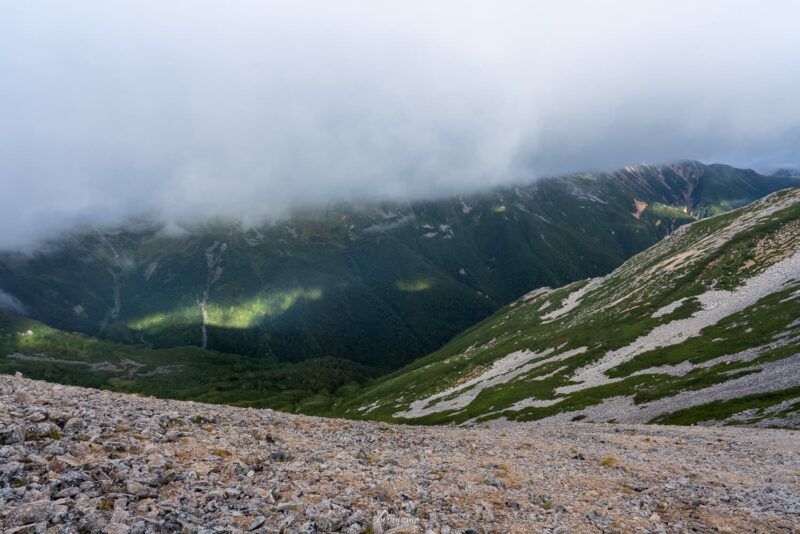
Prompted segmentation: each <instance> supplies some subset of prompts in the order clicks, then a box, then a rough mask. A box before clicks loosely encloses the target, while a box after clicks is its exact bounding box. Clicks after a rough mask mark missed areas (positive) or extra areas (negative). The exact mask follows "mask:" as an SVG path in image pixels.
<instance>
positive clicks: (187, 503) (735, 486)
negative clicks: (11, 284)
mask: <svg viewBox="0 0 800 534" xmlns="http://www.w3.org/2000/svg"><path fill="white" fill-rule="evenodd" d="M799 469H800V436H798V435H797V434H796V433H794V432H787V431H777V430H756V429H740V428H707V427H703V428H700V427H687V428H681V427H659V426H636V425H593V424H581V423H563V424H507V425H504V426H495V427H473V428H455V427H415V426H394V425H387V424H383V423H371V422H352V421H344V420H335V419H321V418H312V417H302V416H294V415H286V414H280V413H275V412H272V411H270V410H253V409H241V408H232V407H225V406H211V405H204V404H197V403H191V402H178V401H166V400H159V399H152V398H140V397H136V396H128V395H121V394H114V393H108V392H104V391H96V390H90V389H83V388H75V387H66V386H58V385H52V384H48V383H45V382H36V381H32V380H26V379H24V378H20V377H7V376H4V377H0V531H2V532H53V533H55V532H59V533H61V532H67V533H72V532H74V533H77V532H113V533H119V534H123V533H124V534H133V533H149V532H152V533H156V532H159V533H160V532H198V533H200V532H203V533H214V532H271V533H278V532H282V533H316V532H348V533H363V532H372V533H378V532H381V533H389V532H393V533H399V532H419V533H429V532H433V533H442V534H447V533H450V534H455V533H465V532H472V533H489V532H502V533H505V532H520V533H528V532H550V533H556V532H561V533H567V532H792V531H797V530H798V529H800V493H799V492H798V491H797V485H796V484H797V473H798V470H799Z"/></svg>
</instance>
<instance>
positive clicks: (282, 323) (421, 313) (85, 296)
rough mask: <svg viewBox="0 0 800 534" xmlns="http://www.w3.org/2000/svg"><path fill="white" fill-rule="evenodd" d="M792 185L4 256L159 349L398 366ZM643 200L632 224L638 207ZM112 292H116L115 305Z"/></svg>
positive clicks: (96, 328)
mask: <svg viewBox="0 0 800 534" xmlns="http://www.w3.org/2000/svg"><path fill="white" fill-rule="evenodd" d="M791 184H800V180H798V179H796V178H766V177H763V176H760V175H758V174H756V173H754V172H752V171H745V170H739V169H733V168H731V167H726V166H724V165H707V166H706V165H701V164H699V163H696V162H684V163H680V164H676V165H671V166H642V167H637V168H629V169H625V170H621V171H617V172H613V173H604V174H597V175H588V174H582V175H573V176H562V177H557V178H550V179H544V180H540V181H538V182H535V183H533V184H529V185H525V186H520V187H506V188H499V189H496V190H493V191H490V192H485V193H481V194H476V195H471V196H468V197H457V198H450V199H443V200H439V201H430V202H417V203H414V204H399V203H383V204H373V205H368V206H367V205H337V206H332V207H330V208H328V209H327V210H323V211H318V212H314V213H296V214H294V215H293V216H291V217H290V218H288V219H287V220H285V221H281V222H280V223H275V224H265V225H262V226H259V227H257V228H244V227H242V226H240V225H237V224H232V223H221V222H217V223H208V224H205V225H203V226H195V227H191V228H187V229H186V231H185V232H184V233H182V234H177V233H175V232H172V233H165V232H164V231H163V229H162V228H161V227H160V226H158V225H152V224H150V225H148V224H145V223H142V222H141V221H140V222H136V223H135V224H130V225H127V226H125V227H123V228H119V229H114V230H105V231H103V232H98V231H95V230H91V231H83V232H77V233H76V234H74V235H72V236H69V237H68V238H65V239H62V240H60V241H58V242H54V243H52V244H50V245H49V246H48V247H47V248H46V252H41V253H37V254H33V255H20V254H12V253H4V254H0V288H2V289H3V290H4V291H6V292H8V293H11V294H13V295H14V296H15V297H16V298H17V299H18V300H19V301H20V302H22V303H23V305H24V306H25V309H26V311H27V313H28V315H29V316H30V317H32V318H34V319H37V320H40V321H42V322H44V323H46V324H49V325H51V326H53V327H56V328H59V329H62V330H65V331H77V332H82V333H84V334H87V335H91V336H95V337H99V338H102V339H105V340H107V341H115V342H119V343H125V344H129V345H136V346H141V345H145V346H148V347H152V348H174V347H186V346H192V345H194V346H200V345H201V343H202V329H201V323H202V321H203V313H202V311H201V307H200V304H199V302H200V301H201V300H202V298H203V295H205V294H206V292H207V299H206V306H205V315H206V317H205V322H206V324H207V330H206V331H207V338H208V348H210V349H213V350H216V351H219V352H224V353H231V354H241V355H246V356H254V357H259V358H263V359H271V360H276V361H284V362H298V361H302V360H309V359H316V358H327V357H331V358H337V359H346V360H350V361H354V362H358V363H359V364H362V365H365V366H367V367H370V368H378V369H380V370H381V371H383V372H386V371H392V370H395V369H398V368H400V367H402V366H403V365H405V364H408V363H410V362H412V361H413V360H415V359H416V358H418V357H420V356H423V355H425V354H428V353H430V352H432V351H434V350H436V349H438V348H441V347H442V346H443V345H444V344H445V343H446V342H448V341H449V340H450V339H452V338H453V337H454V336H456V335H458V334H459V333H460V332H462V331H463V330H464V329H466V328H469V327H470V326H472V325H474V324H476V323H477V322H479V321H481V320H482V319H484V318H486V317H487V316H489V315H491V314H492V313H493V312H495V311H496V310H497V309H499V308H500V307H501V306H503V305H505V304H507V303H509V302H511V301H513V300H514V299H516V298H518V297H519V296H520V295H522V294H524V293H525V292H527V291H529V290H530V289H532V288H535V287H541V286H551V287H558V286H560V285H563V284H566V283H570V282H573V281H576V280H581V279H584V278H586V277H590V276H600V275H604V274H606V273H608V272H609V271H611V270H612V269H613V268H615V267H617V266H618V265H619V264H620V263H622V262H623V261H624V260H626V259H627V258H629V257H631V256H632V255H633V254H635V253H637V252H639V251H641V250H643V249H645V248H647V247H648V246H650V245H652V244H653V243H655V242H657V241H658V240H660V239H661V238H662V237H663V236H664V235H666V234H667V233H669V232H670V231H673V230H674V229H675V228H677V227H678V226H679V225H681V224H684V223H686V222H690V221H692V220H695V219H696V218H697V216H699V215H702V214H710V213H717V212H719V211H723V210H726V209H729V208H732V207H736V206H739V205H742V204H744V203H747V202H750V201H752V200H754V199H756V198H758V197H760V196H763V195H765V194H767V193H769V192H771V191H774V190H776V189H779V188H782V187H787V186H788V185H791ZM637 202H639V203H640V204H641V203H644V204H647V206H648V207H647V208H646V209H645V210H644V212H643V213H642V214H641V217H639V218H636V217H634V211H636V210H637V208H636V203H637ZM117 297H118V299H117Z"/></svg>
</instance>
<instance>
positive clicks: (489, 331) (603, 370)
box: [339, 189, 800, 427]
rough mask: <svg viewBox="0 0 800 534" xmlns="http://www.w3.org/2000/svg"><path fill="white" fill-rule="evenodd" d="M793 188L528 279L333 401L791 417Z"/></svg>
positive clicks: (719, 418)
mask: <svg viewBox="0 0 800 534" xmlns="http://www.w3.org/2000/svg"><path fill="white" fill-rule="evenodd" d="M798 297H800V189H791V190H784V191H781V192H778V193H774V194H772V195H770V196H768V197H766V198H764V199H761V200H758V201H756V202H754V203H753V204H751V205H749V206H747V207H745V208H740V209H738V210H734V211H732V212H728V213H724V214H720V215H717V216H715V217H712V218H707V219H703V220H700V221H697V222H695V223H693V224H691V225H685V226H683V227H681V228H680V229H679V230H678V231H676V232H675V233H673V234H672V235H670V236H669V237H667V238H665V239H664V240H662V241H661V242H659V243H658V244H656V245H654V246H653V247H651V248H649V249H647V250H646V251H644V252H642V253H640V254H638V255H636V256H634V257H632V258H631V259H629V260H628V261H626V262H625V263H624V264H623V265H621V266H620V267H619V268H617V269H616V270H615V271H613V272H612V273H610V274H609V275H606V276H604V277H602V278H595V279H591V280H584V281H581V282H576V283H573V284H570V285H567V286H564V287H561V288H558V289H550V288H545V289H538V290H535V291H533V292H531V293H530V294H528V295H526V296H525V297H523V298H522V299H519V300H517V301H515V302H514V303H512V304H511V305H509V306H507V307H506V308H504V309H502V310H500V311H499V312H498V313H496V314H495V315H493V316H492V317H491V318H489V319H486V320H485V321H483V322H482V323H480V324H479V325H477V326H475V327H473V328H471V329H469V330H467V331H466V332H465V333H464V334H462V335H461V336H459V337H458V338H456V339H454V340H453V341H452V342H451V343H450V344H448V345H447V346H445V347H444V348H442V349H441V350H440V351H437V352H436V353H434V354H432V355H430V356H428V357H426V358H423V359H421V360H418V361H417V362H415V363H413V364H411V365H410V366H408V367H406V368H405V369H403V370H400V371H397V372H395V373H393V374H391V375H389V376H387V377H385V378H383V379H381V380H380V381H379V382H378V383H377V384H376V385H374V386H372V387H371V388H369V389H368V390H367V392H366V393H364V394H362V396H361V397H359V398H358V399H357V400H356V401H353V403H352V404H350V405H349V406H347V407H343V408H341V411H340V412H339V413H342V414H346V415H348V416H353V417H366V418H377V419H382V420H390V421H413V422H421V423H446V422H456V423H468V422H481V421H487V420H490V419H496V418H500V419H517V420H528V419H543V418H544V419H546V418H550V419H554V420H559V421H560V420H564V419H567V420H568V419H571V418H576V419H586V420H589V421H619V422H681V423H696V422H715V421H716V422H724V423H728V424H742V423H747V424H754V425H775V426H787V427H797V426H800V413H798V409H800V402H798V400H797V398H798V397H800V374H798V373H800V371H798V369H800V365H798V361H797V358H800V322H798V320H797V317H800V300H798Z"/></svg>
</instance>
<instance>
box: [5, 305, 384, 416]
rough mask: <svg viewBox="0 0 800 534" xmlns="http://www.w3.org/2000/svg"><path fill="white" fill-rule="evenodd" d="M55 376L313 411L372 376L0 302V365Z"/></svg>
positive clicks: (327, 361)
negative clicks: (96, 332) (67, 320)
mask: <svg viewBox="0 0 800 534" xmlns="http://www.w3.org/2000/svg"><path fill="white" fill-rule="evenodd" d="M18 371H21V372H23V373H24V374H25V376H29V377H32V378H37V379H40V380H48V381H51V382H58V383H62V384H71V385H80V386H88V387H93V388H102V389H109V390H113V391H122V392H128V393H140V394H144V395H153V396H157V397H168V398H172V399H180V400H195V401H202V402H211V403H216V404H231V405H235V406H252V407H269V408H275V409H279V410H283V411H287V412H294V411H303V412H306V413H314V412H317V411H319V410H320V409H327V408H328V406H329V404H330V403H331V402H332V396H333V395H334V394H338V395H340V396H342V395H346V394H347V393H348V392H349V391H352V390H353V389H357V385H358V383H359V382H361V383H363V382H364V381H366V380H368V379H369V378H371V377H374V376H375V371H374V370H373V369H371V368H366V367H365V366H363V365H359V364H357V363H355V362H352V361H349V360H343V359H336V358H317V359H313V360H306V361H303V362H296V363H292V362H271V361H268V360H264V359H262V358H253V357H247V356H240V355H237V354H225V353H220V352H216V351H212V350H202V349H200V348H198V347H178V348H169V349H150V348H147V347H143V346H132V345H124V344H121V343H113V342H109V341H103V340H98V339H95V338H92V337H89V336H85V335H82V334H76V333H69V332H62V331H59V330H56V329H54V328H51V327H49V326H46V325H44V324H42V323H39V322H38V321H34V320H31V319H26V318H24V317H20V316H17V315H15V314H13V313H9V312H6V311H3V310H0V373H6V374H13V373H15V372H18Z"/></svg>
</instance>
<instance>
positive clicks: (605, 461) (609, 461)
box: [600, 456, 617, 467]
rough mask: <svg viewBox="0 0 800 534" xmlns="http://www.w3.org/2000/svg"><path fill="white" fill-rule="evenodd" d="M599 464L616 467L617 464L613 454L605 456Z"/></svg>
mask: <svg viewBox="0 0 800 534" xmlns="http://www.w3.org/2000/svg"><path fill="white" fill-rule="evenodd" d="M600 465H602V466H603V467H616V466H617V459H616V458H614V457H613V456H606V457H605V458H603V460H602V461H601V462H600Z"/></svg>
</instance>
